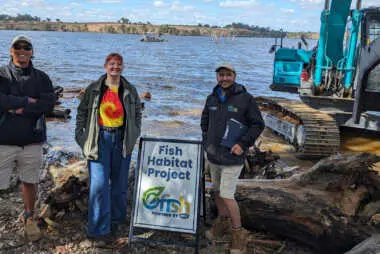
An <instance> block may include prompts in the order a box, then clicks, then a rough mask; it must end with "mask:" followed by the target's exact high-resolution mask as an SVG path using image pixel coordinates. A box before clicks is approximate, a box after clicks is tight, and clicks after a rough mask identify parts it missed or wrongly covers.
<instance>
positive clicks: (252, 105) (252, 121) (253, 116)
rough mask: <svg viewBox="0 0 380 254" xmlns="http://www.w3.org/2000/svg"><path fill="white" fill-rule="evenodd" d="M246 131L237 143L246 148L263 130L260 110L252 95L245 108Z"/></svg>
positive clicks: (263, 125)
mask: <svg viewBox="0 0 380 254" xmlns="http://www.w3.org/2000/svg"><path fill="white" fill-rule="evenodd" d="M246 117H247V121H248V131H247V132H246V134H244V135H243V136H242V137H241V139H240V141H239V142H238V144H239V145H240V146H241V148H242V149H244V150H247V149H248V148H249V147H250V146H253V145H254V144H255V141H256V139H257V138H258V137H259V136H260V134H261V132H262V131H263V130H264V127H265V124H264V120H263V118H262V116H261V112H260V110H259V107H258V106H257V103H256V101H255V99H254V98H253V96H251V98H250V100H249V103H248V109H247V115H246Z"/></svg>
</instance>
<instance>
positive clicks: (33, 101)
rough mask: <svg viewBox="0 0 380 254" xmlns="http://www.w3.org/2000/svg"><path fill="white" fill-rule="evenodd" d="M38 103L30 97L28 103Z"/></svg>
mask: <svg viewBox="0 0 380 254" xmlns="http://www.w3.org/2000/svg"><path fill="white" fill-rule="evenodd" d="M36 102H37V99H35V98H32V97H28V103H36Z"/></svg>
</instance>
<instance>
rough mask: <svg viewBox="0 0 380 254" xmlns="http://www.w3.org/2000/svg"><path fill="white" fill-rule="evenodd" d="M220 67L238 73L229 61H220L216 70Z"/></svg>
mask: <svg viewBox="0 0 380 254" xmlns="http://www.w3.org/2000/svg"><path fill="white" fill-rule="evenodd" d="M220 69H226V70H229V71H232V72H233V73H235V74H236V71H235V68H234V66H233V65H232V64H230V63H227V62H223V63H220V64H219V65H218V67H217V68H216V70H215V71H216V72H218V71H219V70H220Z"/></svg>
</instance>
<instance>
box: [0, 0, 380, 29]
mask: <svg viewBox="0 0 380 254" xmlns="http://www.w3.org/2000/svg"><path fill="white" fill-rule="evenodd" d="M339 1H342V0H339ZM354 2H356V1H354ZM379 2H380V0H362V3H363V4H362V5H363V7H368V6H375V3H377V6H380V4H379ZM323 6H324V0H174V1H173V0H81V1H78V0H59V1H52V0H0V14H7V15H11V16H15V15H17V14H18V13H20V14H30V15H32V16H38V17H40V18H42V19H46V18H50V19H51V20H56V19H60V20H61V21H66V22H75V21H77V22H103V21H104V22H115V21H118V20H119V19H120V18H121V17H125V18H128V19H129V20H130V21H131V22H144V23H146V22H148V21H149V22H150V23H152V24H154V25H161V24H173V25H174V24H175V25H197V24H199V23H201V24H209V25H216V26H225V25H228V24H231V23H232V22H235V23H237V22H241V23H244V24H248V25H258V26H262V27H270V28H272V29H280V28H282V29H284V30H285V31H292V32H298V31H312V32H318V31H319V25H320V13H321V10H322V9H323Z"/></svg>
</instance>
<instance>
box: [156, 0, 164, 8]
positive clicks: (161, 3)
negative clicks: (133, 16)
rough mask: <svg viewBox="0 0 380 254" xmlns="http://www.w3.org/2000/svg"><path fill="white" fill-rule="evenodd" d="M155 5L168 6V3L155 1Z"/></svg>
mask: <svg viewBox="0 0 380 254" xmlns="http://www.w3.org/2000/svg"><path fill="white" fill-rule="evenodd" d="M153 5H154V6H155V7H159V8H160V7H166V6H167V4H166V3H164V2H163V1H154V3H153Z"/></svg>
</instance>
